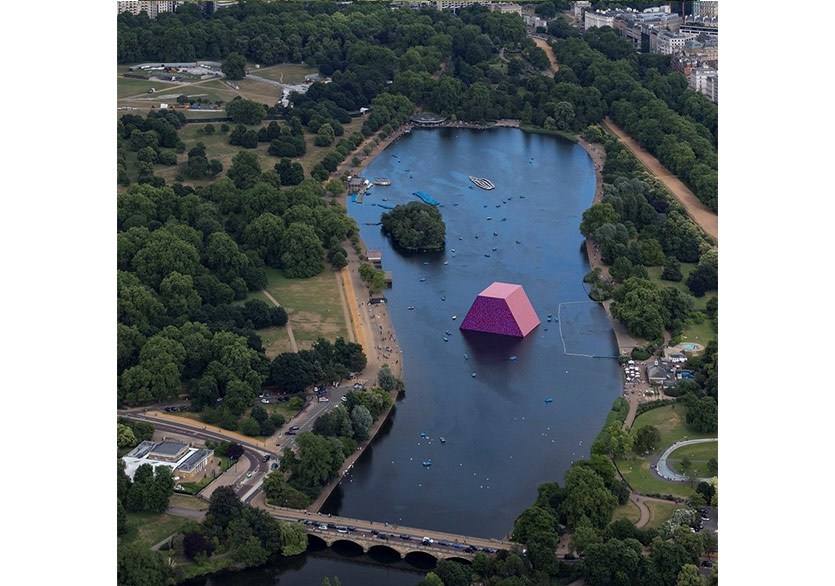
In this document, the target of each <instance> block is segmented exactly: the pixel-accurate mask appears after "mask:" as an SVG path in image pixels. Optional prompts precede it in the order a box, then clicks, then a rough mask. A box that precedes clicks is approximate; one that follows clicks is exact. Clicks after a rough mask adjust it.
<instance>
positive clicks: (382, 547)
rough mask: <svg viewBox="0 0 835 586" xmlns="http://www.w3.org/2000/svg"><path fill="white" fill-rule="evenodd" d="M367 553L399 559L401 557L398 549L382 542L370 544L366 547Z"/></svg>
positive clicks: (384, 557) (373, 555) (383, 557)
mask: <svg viewBox="0 0 835 586" xmlns="http://www.w3.org/2000/svg"><path fill="white" fill-rule="evenodd" d="M368 555H370V556H372V557H379V558H382V559H393V560H400V559H401V558H402V556H401V555H400V552H399V551H397V550H396V549H394V548H393V547H391V546H389V545H386V544H384V543H380V544H377V545H372V546H370V547H369V548H368Z"/></svg>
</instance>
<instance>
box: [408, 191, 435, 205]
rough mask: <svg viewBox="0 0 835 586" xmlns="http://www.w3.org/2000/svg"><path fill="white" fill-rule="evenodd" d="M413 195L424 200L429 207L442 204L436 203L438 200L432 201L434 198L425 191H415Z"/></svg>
mask: <svg viewBox="0 0 835 586" xmlns="http://www.w3.org/2000/svg"><path fill="white" fill-rule="evenodd" d="M412 195H416V196H417V197H419V198H420V199H422V200H423V201H424V202H426V203H428V204H429V205H433V206H436V205H438V204H439V203H441V202H439V201H436V200H434V199H432V196H430V195H429V194H428V193H424V192H423V191H413V192H412Z"/></svg>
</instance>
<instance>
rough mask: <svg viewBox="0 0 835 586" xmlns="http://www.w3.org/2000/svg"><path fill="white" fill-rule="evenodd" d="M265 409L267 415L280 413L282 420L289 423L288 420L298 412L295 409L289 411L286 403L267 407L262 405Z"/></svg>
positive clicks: (272, 404) (271, 404)
mask: <svg viewBox="0 0 835 586" xmlns="http://www.w3.org/2000/svg"><path fill="white" fill-rule="evenodd" d="M264 407H265V408H266V409H267V413H269V414H270V415H272V414H273V413H281V414H282V415H283V416H284V419H285V420H287V421H290V418H291V417H292V416H293V415H295V414H296V413H298V412H299V410H297V409H291V408H290V407H289V406H288V404H287V402H284V403H270V404H269V405H264Z"/></svg>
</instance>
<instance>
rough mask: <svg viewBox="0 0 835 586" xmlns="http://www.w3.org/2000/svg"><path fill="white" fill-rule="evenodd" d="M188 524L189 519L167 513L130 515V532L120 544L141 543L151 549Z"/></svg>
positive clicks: (122, 537)
mask: <svg viewBox="0 0 835 586" xmlns="http://www.w3.org/2000/svg"><path fill="white" fill-rule="evenodd" d="M186 523H188V519H186V518H184V517H176V516H174V515H168V514H166V513H163V514H162V515H156V514H154V513H128V523H127V526H128V531H127V533H125V534H124V535H123V536H121V537H120V538H119V542H120V543H124V544H127V543H140V544H142V545H145V546H147V547H151V546H153V545H156V544H157V543H159V542H160V541H162V540H163V539H165V538H166V537H168V536H169V535H171V534H172V533H176V532H177V531H179V530H180V528H181V527H182V526H183V525H185V524H186Z"/></svg>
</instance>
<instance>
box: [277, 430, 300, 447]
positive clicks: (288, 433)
mask: <svg viewBox="0 0 835 586" xmlns="http://www.w3.org/2000/svg"><path fill="white" fill-rule="evenodd" d="M284 435H296V432H295V431H288V432H287V433H285V434H284ZM276 445H278V444H276Z"/></svg>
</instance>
